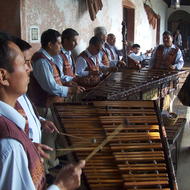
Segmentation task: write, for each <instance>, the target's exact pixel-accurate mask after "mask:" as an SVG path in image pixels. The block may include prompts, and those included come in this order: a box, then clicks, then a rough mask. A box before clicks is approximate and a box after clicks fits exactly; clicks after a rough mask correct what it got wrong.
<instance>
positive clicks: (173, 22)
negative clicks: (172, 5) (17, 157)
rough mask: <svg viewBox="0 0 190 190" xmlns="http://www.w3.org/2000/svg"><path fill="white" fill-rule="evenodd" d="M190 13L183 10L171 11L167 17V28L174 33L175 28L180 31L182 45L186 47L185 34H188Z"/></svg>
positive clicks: (189, 34)
mask: <svg viewBox="0 0 190 190" xmlns="http://www.w3.org/2000/svg"><path fill="white" fill-rule="evenodd" d="M189 26H190V14H189V13H188V12H186V11H184V10H177V11H175V12H173V13H172V14H171V15H170V16H169V18H168V29H169V30H170V31H171V32H172V33H175V31H176V30H177V29H179V30H180V31H181V34H182V38H183V46H184V48H186V47H187V36H190V27H189Z"/></svg>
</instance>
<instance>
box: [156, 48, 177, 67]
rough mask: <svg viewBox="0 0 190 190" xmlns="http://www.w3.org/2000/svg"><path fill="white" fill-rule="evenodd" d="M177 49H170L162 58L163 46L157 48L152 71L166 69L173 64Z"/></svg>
mask: <svg viewBox="0 0 190 190" xmlns="http://www.w3.org/2000/svg"><path fill="white" fill-rule="evenodd" d="M178 50H179V48H171V50H170V52H169V53H168V54H167V55H166V56H165V57H164V56H163V52H164V46H163V45H160V46H158V48H157V50H156V53H155V62H154V66H153V68H154V69H160V68H161V69H168V68H169V66H170V65H174V64H175V59H176V56H177V52H178Z"/></svg>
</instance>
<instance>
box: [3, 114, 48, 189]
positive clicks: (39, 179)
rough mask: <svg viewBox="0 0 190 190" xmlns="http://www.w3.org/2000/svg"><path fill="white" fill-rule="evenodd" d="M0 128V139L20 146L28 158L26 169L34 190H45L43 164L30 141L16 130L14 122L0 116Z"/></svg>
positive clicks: (21, 132)
mask: <svg viewBox="0 0 190 190" xmlns="http://www.w3.org/2000/svg"><path fill="white" fill-rule="evenodd" d="M0 126H1V132H0V139H4V138H11V139H15V140H17V141H19V142H20V143H21V144H22V146H23V148H24V150H25V152H26V155H27V158H28V169H29V171H30V174H31V177H32V180H33V183H34V185H35V187H36V189H37V190H43V189H45V186H46V180H45V172H44V167H43V163H42V162H41V159H40V155H39V154H38V152H37V149H36V147H35V146H34V144H33V143H32V141H31V140H30V139H29V138H28V136H27V135H26V134H25V132H24V131H22V130H21V129H20V128H18V127H17V125H16V124H15V123H14V122H12V121H10V120H9V119H7V118H6V117H3V116H0ZM15 188H16V187H15Z"/></svg>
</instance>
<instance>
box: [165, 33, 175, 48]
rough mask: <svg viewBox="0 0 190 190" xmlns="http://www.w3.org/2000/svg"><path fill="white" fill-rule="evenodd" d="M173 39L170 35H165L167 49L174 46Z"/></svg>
mask: <svg viewBox="0 0 190 190" xmlns="http://www.w3.org/2000/svg"><path fill="white" fill-rule="evenodd" d="M172 41H173V38H172V36H170V35H163V43H164V45H165V46H166V47H171V46H172Z"/></svg>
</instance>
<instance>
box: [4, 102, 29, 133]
mask: <svg viewBox="0 0 190 190" xmlns="http://www.w3.org/2000/svg"><path fill="white" fill-rule="evenodd" d="M0 115H3V116H4V117H6V118H7V119H9V120H10V121H12V122H13V123H15V124H16V125H17V126H18V127H19V128H20V129H22V130H23V131H24V128H25V124H26V120H25V119H24V117H23V116H22V115H21V114H20V113H18V112H17V111H16V110H15V109H14V108H13V107H11V106H10V105H8V104H6V103H5V102H2V101H0Z"/></svg>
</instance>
